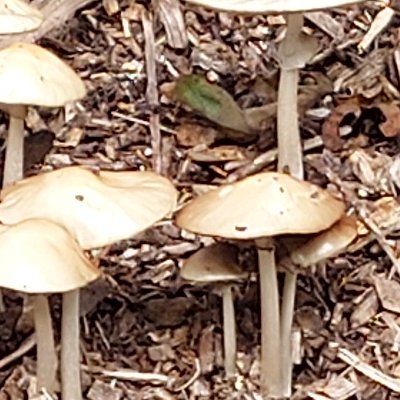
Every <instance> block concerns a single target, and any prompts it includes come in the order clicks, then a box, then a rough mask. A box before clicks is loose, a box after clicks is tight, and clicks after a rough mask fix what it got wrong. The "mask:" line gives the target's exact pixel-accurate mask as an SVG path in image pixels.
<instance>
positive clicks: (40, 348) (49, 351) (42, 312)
mask: <svg viewBox="0 0 400 400" xmlns="http://www.w3.org/2000/svg"><path fill="white" fill-rule="evenodd" d="M33 314H34V321H35V330H36V353H37V356H36V358H37V367H36V375H37V390H38V392H40V391H41V390H42V389H45V390H46V391H47V392H48V393H49V394H52V393H53V392H54V390H55V383H56V371H57V355H56V350H55V345H54V336H53V327H52V322H51V315H50V309H49V302H48V299H47V297H46V296H45V295H35V296H33Z"/></svg>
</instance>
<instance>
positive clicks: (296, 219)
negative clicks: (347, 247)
mask: <svg viewBox="0 0 400 400" xmlns="http://www.w3.org/2000/svg"><path fill="white" fill-rule="evenodd" d="M0 207H1V205H0ZM344 210H345V207H344V204H343V203H342V202H340V201H339V200H336V199H335V198H333V197H332V196H331V195H330V194H329V193H328V192H327V191H325V190H323V189H321V188H320V187H318V186H316V185H313V184H311V183H309V182H304V181H300V180H298V179H296V178H293V177H291V176H289V175H286V174H280V173H275V172H265V173H260V174H256V175H253V176H251V177H248V178H246V179H243V180H242V181H239V182H236V183H234V184H231V185H225V186H222V187H220V188H218V189H215V190H211V191H209V192H208V193H206V194H204V195H202V196H199V197H197V198H196V199H194V200H192V201H191V202H189V204H188V205H187V206H185V207H183V209H182V210H181V211H180V212H179V213H178V214H177V217H176V223H177V225H178V226H180V227H181V228H184V229H186V230H189V231H192V232H195V233H199V234H203V235H210V236H219V237H223V238H228V239H247V240H248V239H254V240H255V243H256V246H257V251H258V263H259V271H260V292H261V386H262V392H263V395H264V396H270V397H282V394H281V392H282V387H281V368H280V365H281V344H282V345H283V346H286V345H287V343H283V342H282V341H281V331H280V316H279V293H278V283H277V275H276V266H275V257H274V243H273V237H274V236H277V235H283V234H307V233H316V232H320V231H323V230H325V229H328V228H329V227H330V226H331V225H332V224H334V223H335V222H336V221H337V220H339V219H340V218H341V216H342V215H343V213H344ZM0 218H1V214H0Z"/></svg>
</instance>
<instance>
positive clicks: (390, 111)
mask: <svg viewBox="0 0 400 400" xmlns="http://www.w3.org/2000/svg"><path fill="white" fill-rule="evenodd" d="M376 107H378V108H379V110H380V111H381V112H382V114H383V116H384V117H385V121H384V122H382V123H380V124H379V129H380V130H381V132H382V134H383V135H384V136H385V137H389V138H391V137H398V136H400V108H399V107H398V106H397V105H396V104H394V103H391V104H388V103H380V104H378V105H377V106H376Z"/></svg>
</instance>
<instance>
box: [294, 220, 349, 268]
mask: <svg viewBox="0 0 400 400" xmlns="http://www.w3.org/2000/svg"><path fill="white" fill-rule="evenodd" d="M356 237H357V219H356V218H355V217H354V216H345V217H343V218H341V219H340V220H339V221H338V222H336V224H334V225H333V226H332V227H330V228H329V229H327V230H326V231H324V232H322V233H320V234H318V235H317V236H315V237H314V238H312V239H310V240H309V241H307V242H306V243H305V244H303V245H302V246H300V247H299V248H297V249H295V250H294V251H292V252H291V253H290V258H291V259H292V261H293V262H294V263H295V264H297V265H299V266H301V267H307V266H309V265H312V264H315V263H317V262H320V261H322V260H326V259H327V258H330V257H333V256H335V255H337V254H339V253H340V252H342V251H343V250H344V249H345V248H346V247H347V246H348V245H349V244H350V243H351V242H352V241H353V240H354V239H355V238H356Z"/></svg>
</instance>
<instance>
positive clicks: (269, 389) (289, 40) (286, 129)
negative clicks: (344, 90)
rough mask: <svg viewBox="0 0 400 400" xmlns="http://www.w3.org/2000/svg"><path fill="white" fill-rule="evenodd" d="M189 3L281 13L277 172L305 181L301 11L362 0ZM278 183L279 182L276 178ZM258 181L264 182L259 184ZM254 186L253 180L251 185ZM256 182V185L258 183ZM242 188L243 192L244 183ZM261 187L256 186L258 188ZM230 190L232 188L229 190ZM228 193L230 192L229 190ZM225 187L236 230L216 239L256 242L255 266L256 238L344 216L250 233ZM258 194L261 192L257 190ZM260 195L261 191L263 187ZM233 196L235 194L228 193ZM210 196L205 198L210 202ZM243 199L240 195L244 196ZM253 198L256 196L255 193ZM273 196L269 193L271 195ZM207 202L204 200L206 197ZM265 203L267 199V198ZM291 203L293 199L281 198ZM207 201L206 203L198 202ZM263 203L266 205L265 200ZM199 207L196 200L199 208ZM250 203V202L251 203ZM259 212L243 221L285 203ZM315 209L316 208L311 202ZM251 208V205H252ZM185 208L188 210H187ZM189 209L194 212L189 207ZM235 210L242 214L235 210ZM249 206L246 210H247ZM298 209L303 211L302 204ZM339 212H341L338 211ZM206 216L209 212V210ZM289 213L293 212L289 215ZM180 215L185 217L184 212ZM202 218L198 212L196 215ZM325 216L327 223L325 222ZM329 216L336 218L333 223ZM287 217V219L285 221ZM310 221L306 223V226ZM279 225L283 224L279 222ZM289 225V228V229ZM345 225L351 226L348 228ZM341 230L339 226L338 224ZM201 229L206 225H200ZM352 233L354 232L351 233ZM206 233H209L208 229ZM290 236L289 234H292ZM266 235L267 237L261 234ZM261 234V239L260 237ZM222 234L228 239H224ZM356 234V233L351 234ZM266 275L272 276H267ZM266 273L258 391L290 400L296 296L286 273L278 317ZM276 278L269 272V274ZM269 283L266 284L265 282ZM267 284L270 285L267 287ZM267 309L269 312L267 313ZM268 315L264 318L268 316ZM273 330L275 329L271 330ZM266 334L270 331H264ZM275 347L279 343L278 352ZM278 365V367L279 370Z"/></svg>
mask: <svg viewBox="0 0 400 400" xmlns="http://www.w3.org/2000/svg"><path fill="white" fill-rule="evenodd" d="M186 2H188V3H192V4H195V5H199V6H204V7H207V8H210V9H215V10H219V11H226V12H230V13H235V14H250V15H260V14H283V15H285V17H286V21H287V25H286V34H285V36H284V38H283V40H282V41H281V42H280V44H279V48H278V51H277V55H278V60H279V63H280V80H279V88H278V107H277V142H278V171H280V172H282V173H288V174H290V175H292V176H294V177H296V178H298V179H303V178H304V171H303V153H302V145H301V137H300V129H299V121H298V97H297V90H298V82H299V70H300V69H301V68H303V67H304V66H305V64H306V63H307V62H308V61H309V60H310V59H311V58H312V57H313V56H314V55H315V54H316V51H317V49H318V43H317V41H316V40H315V39H314V38H312V37H310V36H308V35H306V34H305V33H304V32H303V23H304V13H305V12H306V11H315V10H321V9H327V8H334V7H341V6H346V5H349V4H355V3H362V2H365V0H326V1H324V2H321V1H319V0H305V1H303V2H299V1H296V0H220V1H218V2H215V1H213V0H186ZM279 179H281V178H279ZM261 180H263V179H261ZM254 182H256V181H254ZM260 182H261V181H260ZM241 184H243V187H244V183H241ZM261 186H262V185H261V184H260V187H261ZM230 188H231V189H232V186H231V187H230ZM231 189H229V190H231ZM226 190H228V189H226V188H222V189H221V191H219V192H216V193H219V194H218V195H216V194H214V196H215V198H214V199H213V201H214V200H215V201H216V202H221V204H223V206H221V208H220V209H219V210H218V213H222V212H223V209H224V208H225V206H228V205H230V206H231V207H232V209H231V210H233V211H232V213H233V215H234V216H235V218H236V220H235V221H236V222H237V224H238V225H237V231H236V232H235V231H234V230H233V231H227V232H225V231H223V230H222V231H221V230H218V231H217V232H216V233H215V234H216V235H218V236H222V237H229V238H245V237H247V236H248V237H252V238H257V240H256V243H257V245H258V247H259V258H260V260H259V261H260V262H261V263H264V262H267V261H272V256H271V252H272V249H273V245H272V244H271V241H270V240H261V239H260V237H262V236H265V234H266V235H267V236H269V234H270V233H271V234H283V233H312V232H319V231H321V230H323V229H326V228H328V227H329V226H330V225H332V224H333V223H334V222H335V221H336V220H337V219H338V218H340V216H341V215H342V213H343V210H344V206H343V205H340V206H339V205H338V204H337V205H336V207H337V209H336V210H335V212H334V213H328V214H327V215H326V216H324V217H323V223H321V222H322V220H319V219H318V218H319V217H318V218H317V220H316V221H315V222H316V223H315V224H313V223H312V222H313V218H314V217H312V218H311V216H312V214H310V216H309V218H307V217H306V218H305V220H304V221H303V222H306V223H307V222H308V223H309V224H308V225H307V224H305V225H296V224H295V221H294V220H293V221H287V223H286V224H284V225H279V224H278V227H279V228H280V230H279V229H278V231H276V230H275V227H272V226H271V222H270V219H269V217H268V218H266V219H265V220H264V223H265V224H266V226H267V227H268V228H266V227H264V228H262V229H259V230H256V231H255V232H253V231H252V229H251V227H252V226H253V225H251V224H250V223H248V224H244V225H243V226H242V225H241V223H242V222H243V219H242V218H243V217H244V215H245V214H246V211H244V209H247V207H248V206H247V203H246V202H241V201H240V199H239V200H238V201H237V202H236V204H224V201H223V200H222V198H224V199H225V197H226V199H229V198H231V197H230V195H227V196H225V191H226ZM260 190H261V189H260ZM262 190H265V188H263V189H262ZM232 192H235V191H234V190H233V189H232ZM212 196H213V195H211V194H210V199H211V198H212ZM244 196H245V194H244ZM255 196H258V195H256V194H255ZM271 196H272V194H271ZM279 198H282V196H280V195H277V199H279ZM205 199H207V197H206V198H205ZM268 200H269V199H268ZM283 200H285V201H287V202H288V204H289V205H290V204H292V206H293V203H290V201H292V200H294V199H293V198H292V199H283ZM203 201H204V202H206V201H207V200H203ZM265 201H266V202H267V203H268V204H269V201H267V200H265ZM194 204H199V205H201V200H199V202H198V203H194ZM250 204H252V203H250ZM262 204H263V205H260V206H259V208H253V209H251V211H252V212H254V214H252V215H253V216H254V217H253V219H251V220H250V221H249V220H246V221H247V222H251V223H253V222H254V223H255V224H257V222H261V220H262V215H263V214H264V215H267V216H269V214H268V213H269V212H270V211H271V210H272V211H274V210H275V211H279V210H280V211H282V212H283V214H285V213H286V211H288V210H287V209H286V211H285V207H286V204H285V203H276V204H275V206H274V207H273V208H272V209H271V210H269V211H267V210H268V208H267V206H266V203H265V202H264V203H262ZM314 204H316V203H314ZM253 205H254V204H253ZM189 207H190V206H189ZM193 207H195V206H194V205H193ZM238 207H240V208H242V210H238V209H237V208H238ZM250 207H251V206H250ZM302 207H304V206H303V205H302ZM340 210H341V212H340ZM208 211H210V210H208ZM293 211H294V210H293ZM218 213H215V214H214V213H213V212H211V214H210V215H213V216H215V217H218ZM182 215H186V213H183V214H182ZM201 215H203V213H201ZM329 216H331V217H332V220H329ZM334 216H336V217H335V218H334ZM182 218H183V217H181V218H178V224H179V223H181V222H180V221H183V222H182V227H185V228H187V229H189V230H190V229H191V227H192V225H191V223H189V224H186V222H185V219H182ZM289 218H291V217H289ZM308 219H309V221H308ZM206 220H207V223H208V224H211V225H210V226H212V225H213V224H216V222H215V221H219V220H218V219H216V220H215V221H214V222H213V221H212V220H211V219H208V218H206ZM280 221H281V222H282V223H283V221H284V218H281V219H280ZM293 224H294V225H293ZM348 225H349V226H350V225H352V224H350V223H349V224H348ZM341 226H344V225H343V224H342V225H341ZM204 227H205V225H204ZM353 228H354V229H353ZM353 228H352V231H353V232H355V227H354V226H353ZM208 229H209V228H208ZM293 229H294V231H293V232H292V230H293ZM194 230H195V231H197V232H198V233H206V234H207V233H208V234H210V233H212V232H210V231H208V232H207V228H206V232H203V226H202V227H201V228H199V229H197V228H196V227H195V229H194ZM264 230H266V232H264ZM259 233H261V234H262V235H259ZM226 234H227V235H226ZM354 234H355V233H354ZM269 272H271V271H269ZM264 274H265V272H264V271H263V270H261V269H260V280H261V282H260V283H261V297H262V309H263V311H262V314H263V315H262V321H263V326H262V357H261V358H262V368H261V369H262V371H261V374H262V386H263V388H262V389H263V395H264V397H265V398H271V397H290V395H291V360H290V358H291V356H290V351H291V350H290V349H291V341H290V336H291V335H290V328H291V321H292V316H293V308H294V298H295V291H296V275H297V274H296V273H291V272H287V273H286V276H285V283H284V290H283V300H282V309H281V315H279V309H278V305H279V297H278V292H277V284H276V282H273V281H272V280H271V279H272V277H271V276H270V277H264V276H263V275H264ZM271 274H272V275H273V276H275V273H274V271H273V272H271ZM268 282H269V283H268ZM271 285H272V286H271ZM267 291H269V292H270V293H269V300H268V302H269V303H271V302H272V303H271V304H272V305H267V304H265V302H266V301H267V300H266V299H265V296H266V294H263V293H266V292H267ZM267 307H270V308H269V311H268V312H267ZM267 315H268V316H267ZM279 317H280V319H281V327H280V330H279V331H278V325H277V321H278V319H279ZM270 322H271V323H272V324H273V326H274V328H271V325H268V324H270ZM274 329H275V330H274ZM269 330H271V331H269ZM278 342H281V343H282V346H281V347H279V346H278V345H277V344H278ZM281 349H282V360H281V362H278V358H279V354H278V353H280V352H281ZM280 365H281V367H280Z"/></svg>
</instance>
